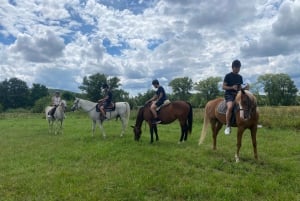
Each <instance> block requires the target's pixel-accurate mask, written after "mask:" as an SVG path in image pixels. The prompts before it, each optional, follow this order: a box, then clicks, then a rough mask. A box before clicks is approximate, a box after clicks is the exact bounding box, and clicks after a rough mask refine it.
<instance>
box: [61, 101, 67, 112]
mask: <svg viewBox="0 0 300 201" xmlns="http://www.w3.org/2000/svg"><path fill="white" fill-rule="evenodd" d="M59 105H60V106H61V107H62V109H63V110H64V111H66V109H67V101H65V100H61V101H60V103H59Z"/></svg>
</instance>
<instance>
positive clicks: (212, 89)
mask: <svg viewBox="0 0 300 201" xmlns="http://www.w3.org/2000/svg"><path fill="white" fill-rule="evenodd" d="M221 81H222V78H221V77H208V78H207V79H205V80H202V81H199V82H198V83H196V84H195V87H194V89H195V90H196V91H199V92H200V94H201V97H202V99H203V100H204V102H208V101H209V100H212V99H214V98H216V97H218V96H220V90H219V82H221Z"/></svg>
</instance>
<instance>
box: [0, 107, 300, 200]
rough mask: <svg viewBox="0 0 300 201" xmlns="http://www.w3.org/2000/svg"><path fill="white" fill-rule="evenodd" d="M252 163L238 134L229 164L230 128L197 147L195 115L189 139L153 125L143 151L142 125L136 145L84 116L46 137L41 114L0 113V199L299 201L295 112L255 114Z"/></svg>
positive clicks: (299, 121) (198, 114)
mask: <svg viewBox="0 0 300 201" xmlns="http://www.w3.org/2000/svg"><path fill="white" fill-rule="evenodd" d="M260 113H261V120H260V124H261V125H262V128H259V130H258V136H257V141H258V157H259V160H258V161H255V159H254V157H253V151H252V144H251V139H250V132H249V131H246V132H245V133H244V138H243V145H242V148H241V151H240V160H241V161H240V162H239V163H236V162H235V159H234V153H235V150H236V129H235V128H234V129H233V131H232V134H231V135H229V136H225V135H224V134H223V131H224V130H223V129H224V128H223V129H222V131H221V132H220V134H219V137H218V144H217V147H218V149H217V150H216V151H213V150H212V149H211V148H212V138H211V132H209V133H208V135H207V137H206V139H205V141H204V143H203V144H202V145H201V146H199V145H198V140H199V136H200V131H201V128H202V110H200V109H195V110H194V126H193V133H192V134H191V135H190V136H189V137H188V140H187V141H186V142H185V143H182V144H178V141H179V137H180V127H179V125H178V122H174V123H172V124H169V125H164V126H163V125H159V126H158V129H159V136H160V141H159V142H154V143H153V144H150V143H149V142H150V136H149V129H148V126H146V125H145V124H143V126H142V130H143V134H142V137H141V141H139V142H136V141H134V138H133V132H132V128H131V127H130V125H134V119H135V115H136V111H133V112H132V114H131V119H130V123H129V126H128V128H127V132H126V135H125V136H124V137H120V132H121V122H120V121H119V120H118V121H115V120H111V121H107V122H105V123H104V128H105V131H106V134H107V137H106V138H105V139H103V137H102V135H101V134H100V130H99V128H98V127H97V129H96V133H95V136H94V137H92V135H91V121H90V120H89V118H88V116H87V114H86V113H84V112H79V111H77V112H74V113H67V118H66V119H65V122H64V129H63V133H62V134H59V135H53V134H49V133H48V125H47V122H46V120H45V119H44V115H43V114H30V113H28V114H27V113H4V114H0V149H1V152H0V200H5V201H10V200H11V201H12V200H18V201H19V200H20V201H23V200H26V201H27V200H38V201H52V200H53V201H54V200H70V201H77V200H78V201H79V200H80V201H82V200H95V201H96V200H103V201H110V200H112V201H116V200H128V201H134V200H137V201H143V200H145V201H148V200H150V201H151V200H164V201H168V200H170V201H174V200H180V201H183V200H196V201H199V200H213V201H218V200H220V201H224V200H228V201H233V200H234V201H238V200H240V201H253V200H262V201H266V200H267V201H268V200H270V201H271V200H272V201H273V200H275V201H282V200H283V201H285V200H287V201H291V200H300V187H299V186H300V185H299V184H300V168H299V167H300V143H299V139H300V131H299V130H300V129H299V128H300V116H299V115H300V109H299V107H293V108H292V107H280V108H275V109H274V108H273V109H272V108H260Z"/></svg>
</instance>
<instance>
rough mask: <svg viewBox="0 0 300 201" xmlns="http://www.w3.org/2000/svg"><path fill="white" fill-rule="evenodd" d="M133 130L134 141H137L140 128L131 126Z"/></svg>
mask: <svg viewBox="0 0 300 201" xmlns="http://www.w3.org/2000/svg"><path fill="white" fill-rule="evenodd" d="M131 127H132V128H133V133H134V140H136V141H139V140H140V138H141V135H142V130H141V127H138V126H131Z"/></svg>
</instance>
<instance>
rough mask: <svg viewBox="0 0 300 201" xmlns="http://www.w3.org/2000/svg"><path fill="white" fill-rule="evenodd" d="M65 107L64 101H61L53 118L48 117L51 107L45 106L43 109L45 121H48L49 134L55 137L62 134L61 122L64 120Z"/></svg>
mask: <svg viewBox="0 0 300 201" xmlns="http://www.w3.org/2000/svg"><path fill="white" fill-rule="evenodd" d="M66 107H67V103H66V101H65V100H62V101H61V102H60V103H59V105H58V106H57V107H56V110H55V113H54V115H53V116H54V118H52V117H48V113H49V111H50V110H51V109H53V106H47V107H46V108H45V115H46V120H47V121H48V125H49V129H48V132H49V133H54V134H55V135H56V134H58V133H62V128H63V121H64V118H65V109H66Z"/></svg>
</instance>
